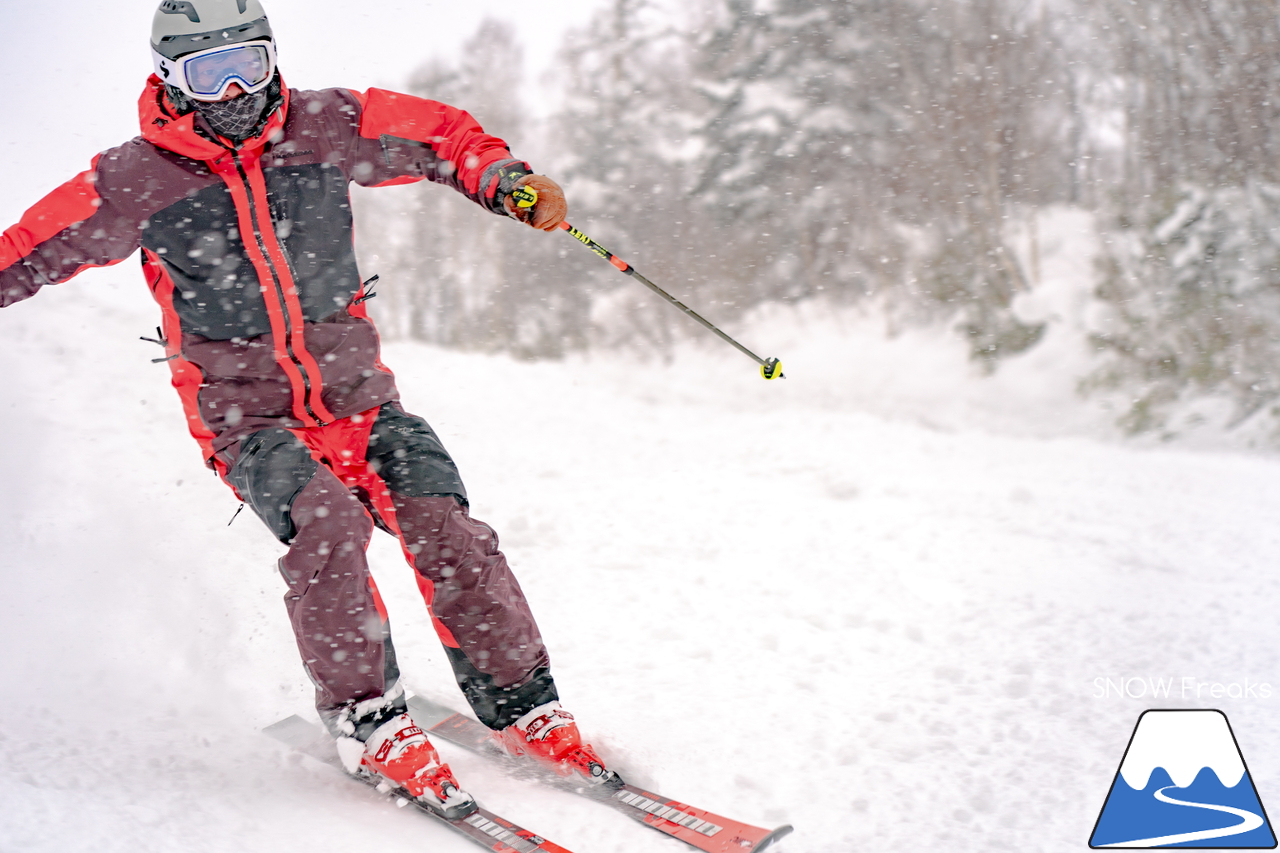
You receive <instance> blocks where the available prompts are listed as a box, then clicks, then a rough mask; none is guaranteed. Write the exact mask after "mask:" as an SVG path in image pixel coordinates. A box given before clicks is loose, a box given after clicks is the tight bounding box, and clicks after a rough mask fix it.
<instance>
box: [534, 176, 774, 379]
mask: <svg viewBox="0 0 1280 853" xmlns="http://www.w3.org/2000/svg"><path fill="white" fill-rule="evenodd" d="M511 196H512V198H514V199H515V201H516V206H517V207H521V208H529V207H533V206H534V205H535V204H537V203H538V192H537V190H534V189H532V188H531V187H521V188H519V189H517V190H516V191H515V192H513V193H512V194H511ZM560 230H561V231H568V232H569V235H570V236H571V237H573V238H574V239H575V240H577V241H578V242H579V243H581V244H583V245H584V246H586V247H587V248H588V249H590V250H591V251H593V252H595V253H596V254H597V255H599V256H600V257H602V258H604V259H605V260H606V261H608V262H609V263H611V264H612V265H613V266H614V268H615V269H617V270H618V271H619V272H624V273H626V274H627V275H629V276H631V277H632V278H634V279H636V280H637V281H639V282H640V283H641V284H643V285H644V286H645V287H647V288H649V289H650V290H652V291H653V292H654V293H656V294H658V295H659V296H661V297H662V298H663V299H665V300H667V301H668V302H670V303H671V304H672V305H674V306H675V307H677V308H679V309H680V310H681V311H683V312H684V313H686V314H688V315H689V316H690V317H692V318H693V319H695V320H697V321H698V322H699V323H701V324H702V325H704V326H706V327H707V328H708V329H710V330H711V331H712V332H715V333H716V334H717V335H719V336H720V339H721V340H723V341H725V342H726V343H728V344H729V345H731V346H732V347H734V349H736V350H738V352H740V353H742V354H743V355H745V356H747V357H748V358H750V359H751V360H752V361H754V362H755V363H756V364H758V365H760V375H761V376H763V377H764V378H765V379H786V378H787V377H786V375H784V374H783V372H782V362H781V361H779V360H778V359H776V358H761V357H760V356H758V355H756V354H755V353H753V352H752V351H751V350H749V349H747V348H746V347H744V346H743V345H742V344H740V343H738V342H737V341H735V340H734V339H733V338H731V337H729V336H728V335H726V334H725V333H724V332H722V331H720V330H719V329H717V328H716V327H715V326H714V325H713V324H712V323H711V322H710V321H709V320H707V319H706V318H704V317H703V316H702V315H701V314H699V313H698V312H697V311H694V310H693V309H692V308H690V307H689V306H688V305H685V304H684V303H683V302H681V301H680V300H679V299H676V298H675V297H674V296H672V295H671V294H670V293H667V292H666V291H665V290H663V289H662V288H661V287H658V285H656V284H654V283H653V282H651V281H649V279H647V278H645V277H644V276H642V275H641V274H640V273H639V272H637V271H636V268H635V267H633V266H631V264H629V263H627V262H626V261H624V260H622V258H619V257H618V256H617V255H615V254H613V252H610V251H609V250H608V249H606V248H605V247H604V246H601V245H600V244H599V243H597V242H596V241H595V240H592V239H591V238H590V237H588V236H587V235H586V234H583V233H582V232H581V231H579V230H578V229H577V228H574V227H573V226H572V225H570V224H569V223H568V222H561V223H560Z"/></svg>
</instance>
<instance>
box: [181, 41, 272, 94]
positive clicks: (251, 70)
mask: <svg viewBox="0 0 1280 853" xmlns="http://www.w3.org/2000/svg"><path fill="white" fill-rule="evenodd" d="M155 62H156V73H157V74H158V75H159V76H160V79H162V80H163V81H164V82H165V83H166V84H168V85H170V86H173V87H175V88H177V89H181V90H182V91H183V92H185V93H186V94H187V95H190V96H191V97H192V98H194V99H196V100H197V101H220V100H222V98H223V97H225V96H226V94H227V90H228V89H229V88H231V84H232V83H238V84H239V85H240V88H241V89H244V91H245V92H246V93H249V94H252V93H253V92H259V91H261V90H263V89H265V88H266V87H267V85H268V84H270V83H271V78H272V76H273V75H274V74H275V70H276V51H275V46H274V45H273V44H272V43H271V42H269V41H255V42H248V43H246V44H237V45H232V46H231V47H215V48H211V49H209V50H202V51H199V52H198V53H188V54H186V55H185V56H180V57H178V58H177V59H168V58H167V57H164V56H161V55H160V54H158V53H157V54H155Z"/></svg>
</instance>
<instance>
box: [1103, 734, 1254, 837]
mask: <svg viewBox="0 0 1280 853" xmlns="http://www.w3.org/2000/svg"><path fill="white" fill-rule="evenodd" d="M1089 846H1090V847H1091V848H1094V849H1095V850H1096V849H1102V848H1112V847H1127V848H1131V849H1133V848H1137V849H1152V848H1156V847H1212V848H1214V849H1215V850H1224V849H1230V850H1261V849H1268V850H1269V849H1274V848H1275V846H1276V836H1275V833H1274V832H1272V831H1271V822H1270V821H1269V820H1267V813H1266V810H1265V809H1263V807H1262V800H1260V799H1259V798H1258V791H1257V789H1256V788H1254V786H1253V777H1251V776H1250V775H1249V768H1247V767H1245V764H1244V756H1243V755H1242V754H1241V752H1240V745H1239V744H1238V743H1236V736H1235V734H1234V733H1233V732H1232V731H1231V724H1230V723H1228V722H1227V715H1226V714H1224V713H1222V712H1221V711H1200V710H1176V711H1165V710H1151V711H1144V712H1143V713H1142V716H1140V717H1138V724H1137V725H1136V726H1135V727H1134V729H1133V736H1132V737H1130V738H1129V746H1128V747H1127V748H1126V749H1125V751H1124V758H1122V759H1121V761H1120V769H1119V770H1118V771H1116V778H1115V779H1114V780H1113V781H1112V782H1111V791H1110V792H1109V793H1108V794H1107V801H1106V802H1105V803H1104V804H1103V806H1102V812H1101V813H1099V815H1098V821H1097V823H1095V824H1094V827H1093V835H1092V836H1091V837H1090V839H1089Z"/></svg>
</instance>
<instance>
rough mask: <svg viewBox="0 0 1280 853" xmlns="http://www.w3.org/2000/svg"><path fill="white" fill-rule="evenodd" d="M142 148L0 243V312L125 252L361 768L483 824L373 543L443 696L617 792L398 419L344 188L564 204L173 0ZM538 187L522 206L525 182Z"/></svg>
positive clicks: (499, 205) (424, 104) (456, 116)
mask: <svg viewBox="0 0 1280 853" xmlns="http://www.w3.org/2000/svg"><path fill="white" fill-rule="evenodd" d="M151 47H152V53H153V58H154V61H155V68H156V73H155V75H152V76H151V77H150V78H149V79H148V81H147V84H146V88H145V90H144V91H143V94H142V97H141V99H140V101H139V111H140V120H141V127H142V134H141V136H139V137H137V138H135V139H133V140H131V141H129V142H127V143H125V144H124V145H121V146H120V147H118V148H114V149H111V150H109V151H106V152H103V153H102V154H100V155H98V156H97V157H95V158H94V160H93V163H92V166H91V167H90V168H89V170H88V171H86V172H84V173H82V174H80V175H78V176H76V177H75V178H73V179H72V180H70V181H69V182H67V183H66V184H63V185H62V186H61V187H59V188H58V189H56V190H54V191H53V192H52V193H50V194H49V195H48V196H46V197H45V198H44V199H43V200H41V201H40V202H39V203H37V204H36V205H35V206H34V207H32V208H31V209H30V210H28V211H27V213H26V214H25V215H24V216H23V217H22V220H21V221H20V222H19V223H18V224H17V225H15V226H14V227H12V228H10V229H9V230H7V231H5V232H4V234H3V236H2V237H0V306H7V305H10V304H12V303H14V302H17V301H19V300H22V299H26V298H28V297H30V296H32V295H34V294H35V292H36V291H37V290H39V289H40V288H41V287H43V286H45V285H48V284H58V283H61V282H63V281H66V280H67V279H69V278H71V277H72V276H74V275H75V274H76V273H77V272H79V271H81V270H83V269H85V268H88V267H94V266H106V265H109V264H113V263H118V262H119V261H120V260H122V259H124V258H126V257H128V256H129V255H130V254H132V253H133V252H134V251H135V250H137V249H139V248H140V249H141V250H142V251H141V258H142V268H143V273H144V275H145V277H146V281H147V284H148V286H149V287H150V289H151V292H152V294H153V295H154V297H155V299H156V301H157V302H158V303H159V305H160V309H161V314H162V325H161V328H162V337H161V342H162V343H163V344H164V346H165V352H166V356H167V362H168V364H169V367H170V369H171V370H172V372H173V385H174V387H175V388H176V389H177V391H178V394H179V396H180V398H181V400H182V404H183V407H184V410H185V412H186V416H187V423H188V427H189V428H190V431H191V434H192V436H194V437H195V439H196V440H197V441H198V442H199V444H200V447H201V449H202V451H203V454H204V458H205V461H206V464H207V465H208V466H209V467H211V468H213V469H214V470H215V471H216V472H217V473H218V474H219V475H220V476H221V477H222V479H223V480H224V481H225V482H226V483H227V484H228V485H229V486H230V487H231V488H232V489H233V490H234V491H235V492H236V494H237V495H238V496H239V497H240V499H241V500H243V501H244V502H245V503H247V504H248V505H249V506H250V507H251V508H252V509H253V510H254V512H255V513H257V515H258V517H259V518H261V519H262V521H263V522H264V523H265V524H266V525H267V527H268V528H269V529H270V531H271V532H272V533H273V534H274V535H275V536H276V537H277V538H278V539H279V540H280V541H281V542H283V543H286V544H287V545H288V546H289V548H288V552H287V553H286V554H285V555H284V557H282V558H281V560H280V563H279V569H280V574H281V575H282V576H283V577H284V579H285V582H286V583H287V585H288V592H287V593H286V596H285V603H286V606H287V609H288V613H289V618H290V620H291V622H292V624H293V629H294V632H295V634H296V637H297V643H298V649H299V651H300V652H301V655H302V659H303V663H304V666H305V668H306V670H307V673H308V674H309V675H310V677H311V679H312V681H313V682H314V683H315V686H316V708H317V710H318V711H319V713H320V716H321V719H322V720H324V722H325V724H326V726H327V727H328V728H329V731H330V732H331V733H332V734H333V735H334V736H335V737H336V738H337V739H338V751H339V753H340V755H341V757H342V759H343V763H344V765H345V766H346V767H347V769H348V770H349V771H351V772H353V773H358V774H370V775H375V776H379V777H382V778H384V779H386V780H387V781H389V782H390V783H391V784H392V785H393V786H394V787H396V788H399V789H402V790H405V791H407V792H408V793H409V794H410V795H411V796H413V797H417V798H419V799H421V800H422V801H423V802H424V803H425V804H427V805H428V806H430V807H432V808H434V809H435V810H437V811H438V812H440V813H442V814H444V815H445V816H447V817H451V818H452V817H458V816H462V815H465V814H468V813H469V812H470V811H472V810H474V809H475V808H476V806H475V802H474V800H473V799H472V798H471V797H470V795H468V794H466V793H465V792H464V791H463V790H462V788H461V786H460V785H459V784H458V782H457V780H456V779H455V778H454V776H453V774H452V772H451V771H450V770H449V767H448V765H446V764H444V763H442V762H441V761H440V758H439V756H438V754H437V753H436V751H435V749H434V748H433V747H432V745H431V744H430V742H429V741H428V740H427V737H426V735H425V734H424V733H423V732H422V730H421V729H420V728H418V727H417V726H416V725H415V724H414V722H413V720H412V719H411V718H410V716H409V714H408V713H407V710H406V703H405V697H404V691H403V688H402V687H401V686H400V682H399V670H398V667H397V665H396V658H395V653H394V650H393V647H392V644H391V636H390V632H389V628H388V622H387V615H386V610H385V608H384V607H383V604H382V601H381V599H380V597H379V595H378V591H377V588H376V587H375V585H374V583H373V579H372V578H371V577H370V575H369V570H368V565H367V563H366V559H365V549H366V547H367V545H368V543H369V539H370V536H371V534H372V530H373V528H374V527H375V526H377V527H379V528H381V529H382V530H384V531H386V532H388V533H390V534H392V535H394V536H396V537H397V538H398V539H399V540H400V543H401V545H402V547H403V549H404V553H405V556H406V559H407V560H408V562H409V564H410V565H411V566H412V567H413V569H414V571H415V577H416V580H417V582H418V586H419V588H420V590H421V591H422V595H423V598H424V600H425V601H426V604H427V606H428V609H429V613H430V614H431V619H432V621H433V623H434V626H435V629H436V631H437V633H438V635H439V637H440V639H441V642H442V643H443V645H444V647H445V650H446V652H447V655H448V658H449V660H450V663H451V664H452V666H453V670H454V673H455V675H456V677H457V680H458V684H459V686H460V687H461V688H462V690H463V692H464V694H465V695H466V698H467V700H468V701H469V703H470V704H471V707H472V709H473V710H474V712H475V714H476V716H477V717H478V718H479V719H480V720H481V722H483V723H485V724H486V725H487V726H488V727H489V728H491V729H492V730H493V731H494V737H495V738H496V739H497V740H499V741H500V742H501V744H502V745H503V746H504V747H505V748H506V749H507V750H509V751H510V752H512V753H515V754H519V755H528V756H531V757H533V758H535V759H537V760H540V761H542V762H544V763H546V764H549V765H551V766H553V767H554V768H555V769H556V770H557V771H558V772H560V773H561V774H563V775H573V774H577V775H578V777H579V778H581V779H583V780H585V781H588V782H592V783H595V784H602V785H615V784H618V780H617V777H616V775H615V774H613V773H612V772H611V771H608V770H606V769H605V767H604V764H603V762H602V761H601V760H600V758H599V756H598V755H597V754H596V753H595V751H594V750H593V749H592V748H591V746H590V745H588V744H585V743H584V742H583V741H582V739H581V737H580V735H579V733H578V729H577V726H576V724H575V723H574V721H573V717H572V716H571V715H569V714H568V713H567V712H566V711H564V710H563V709H562V708H561V707H560V704H559V702H558V694H557V692H556V687H555V684H554V681H553V680H552V677H551V673H550V668H549V663H548V657H547V651H546V648H545V647H544V645H543V643H542V639H541V636H540V635H539V632H538V628H537V625H536V624H535V622H534V619H533V616H532V614H531V613H530V610H529V607H528V604H527V603H526V600H525V598H524V595H523V593H522V592H521V590H520V587H519V585H518V584H517V582H516V580H515V577H514V576H513V575H512V573H511V571H510V569H509V568H508V566H507V562H506V559H505V557H504V556H503V554H502V552H501V551H500V550H499V549H498V541H497V537H496V535H495V534H494V532H493V530H492V529H491V528H490V527H488V525H486V524H484V523H483V522H481V521H478V520H476V519H474V518H472V517H471V516H470V514H469V513H468V509H467V507H468V503H467V493H466V489H465V488H464V487H463V484H462V481H461V479H460V478H459V475H458V471H457V469H456V467H455V466H454V463H453V461H452V460H451V459H450V457H449V455H448V453H447V452H446V451H445V449H444V447H443V446H442V445H441V443H440V440H439V439H438V438H437V436H436V435H435V433H434V432H433V431H432V429H431V427H430V426H428V425H427V423H426V422H425V421H424V420H423V419H421V418H419V417H416V416H414V415H411V414H408V413H407V412H406V411H405V410H404V409H403V408H402V407H401V405H400V403H399V394H398V393H397V391H396V386H395V381H394V378H393V376H392V374H391V372H390V371H389V370H388V369H387V368H386V367H385V366H384V365H383V364H382V362H381V360H380V359H379V347H378V337H377V333H376V331H375V329H374V326H373V324H372V322H371V321H370V319H369V317H368V314H367V313H366V310H365V305H364V303H365V300H366V299H367V298H368V297H369V296H370V294H369V293H368V292H367V289H366V287H365V286H364V285H362V284H361V277H360V274H359V272H358V270H357V268H356V263H355V255H354V252H353V247H352V220H351V206H350V198H349V195H348V186H349V184H350V183H351V182H352V181H354V182H356V183H358V184H360V185H362V186H388V185H395V184H403V183H410V182H414V181H419V180H424V179H425V180H431V181H434V182H436V183H440V184H445V185H447V186H450V187H452V188H453V189H455V190H457V191H458V192H460V193H462V194H464V195H466V196H467V197H468V198H470V199H471V200H472V201H474V202H475V203H477V204H479V205H480V206H482V207H484V208H485V209H486V210H489V211H491V212H493V213H497V214H507V215H511V216H514V217H515V218H517V219H520V220H521V221H524V222H526V223H527V224H529V225H531V226H533V227H534V228H538V229H541V230H544V231H547V230H552V229H554V228H556V226H558V225H559V224H560V222H561V221H562V220H563V219H564V217H565V211H566V208H565V201H564V194H563V192H562V191H561V190H560V187H559V186H558V185H556V183H555V182H554V181H552V180H550V179H549V178H546V177H543V176H540V175H535V174H533V173H532V171H531V170H530V169H529V167H528V165H527V164H526V163H524V162H522V161H520V160H517V159H516V158H514V157H513V156H512V155H511V153H510V152H509V151H508V150H507V146H506V143H504V142H503V141H502V140H501V139H498V138H496V137H493V136H490V135H488V134H485V133H484V131H483V130H482V129H481V128H480V126H479V125H478V124H477V123H476V122H475V121H474V120H473V119H472V118H471V116H470V115H468V114H467V113H465V112H463V111H461V110H458V109H455V108H454V107H451V106H447V105H445V104H441V103H437V102H434V101H427V100H423V99H420V98H415V97H411V96H408V95H401V94H396V93H394V92H388V91H384V90H380V89H370V90H369V91H367V92H355V91H349V90H345V89H327V90H322V91H302V90H296V89H289V88H287V87H286V86H285V85H284V82H283V81H282V79H281V77H280V74H279V72H278V70H277V69H276V52H275V40H274V37H273V34H272V31H271V26H270V24H269V22H268V20H267V17H266V14H265V12H264V11H263V9H262V6H261V5H260V3H259V0H165V2H163V3H161V4H160V8H159V9H158V11H157V12H156V15H155V19H154V23H153V27H152V34H151ZM525 186H528V187H530V188H532V189H534V190H536V192H537V199H538V200H537V203H536V204H535V205H534V206H533V207H532V208H522V207H519V206H517V205H516V203H515V202H514V200H513V198H512V194H513V193H514V192H515V190H517V189H519V188H521V187H525Z"/></svg>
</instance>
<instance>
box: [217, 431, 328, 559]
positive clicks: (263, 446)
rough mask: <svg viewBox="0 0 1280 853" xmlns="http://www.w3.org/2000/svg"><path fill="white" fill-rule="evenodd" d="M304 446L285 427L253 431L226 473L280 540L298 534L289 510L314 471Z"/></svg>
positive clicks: (309, 455)
mask: <svg viewBox="0 0 1280 853" xmlns="http://www.w3.org/2000/svg"><path fill="white" fill-rule="evenodd" d="M316 467H317V466H316V461H315V460H314V459H312V458H311V453H310V452H309V451H308V450H307V446H306V445H305V444H303V443H302V442H301V441H299V440H298V438H297V437H296V436H295V435H294V434H293V433H291V432H289V431H288V430H284V429H267V430H262V431H260V432H255V433H254V434H253V435H251V436H249V437H248V438H246V439H245V440H244V442H243V443H242V444H241V445H240V454H239V455H238V456H237V457H236V461H235V464H234V465H232V466H231V470H230V471H229V472H228V474H227V479H228V480H229V481H230V482H231V485H233V486H235V487H236V491H237V492H239V493H240V497H241V498H243V499H244V501H245V503H247V504H249V506H250V507H252V508H253V511H254V512H255V513H257V514H258V518H261V519H262V521H263V523H265V524H266V525H267V527H269V528H270V529H271V532H272V533H273V534H275V537H276V538H277V539H279V540H280V541H281V542H284V543H288V542H289V541H291V540H292V539H293V537H294V536H295V535H297V532H298V531H297V528H295V527H294V524H293V517H292V516H291V515H290V514H289V512H290V510H291V509H292V508H293V501H294V499H295V498H296V497H297V496H298V492H300V491H302V489H303V487H305V486H306V485H307V483H309V482H311V478H312V477H314V476H315V473H316Z"/></svg>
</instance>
